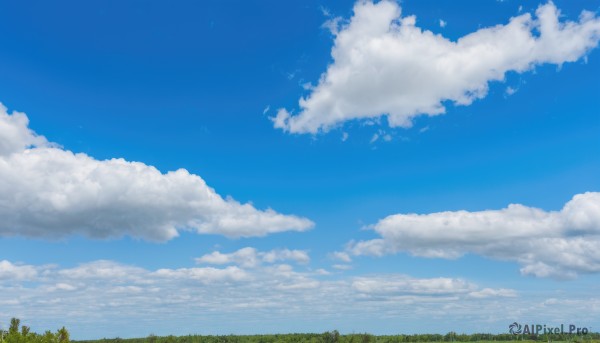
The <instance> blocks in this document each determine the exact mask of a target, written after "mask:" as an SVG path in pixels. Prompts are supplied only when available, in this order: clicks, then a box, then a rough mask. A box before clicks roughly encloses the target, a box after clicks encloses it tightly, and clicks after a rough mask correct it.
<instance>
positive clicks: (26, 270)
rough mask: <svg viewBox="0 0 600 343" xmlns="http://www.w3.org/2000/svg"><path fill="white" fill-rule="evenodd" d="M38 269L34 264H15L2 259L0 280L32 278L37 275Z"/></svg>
mask: <svg viewBox="0 0 600 343" xmlns="http://www.w3.org/2000/svg"><path fill="white" fill-rule="evenodd" d="M37 275H38V271H37V269H36V268H34V267H33V266H28V265H18V264H13V263H11V262H10V261H7V260H2V261H0V280H17V281H19V280H31V279H33V278H35V277H37Z"/></svg>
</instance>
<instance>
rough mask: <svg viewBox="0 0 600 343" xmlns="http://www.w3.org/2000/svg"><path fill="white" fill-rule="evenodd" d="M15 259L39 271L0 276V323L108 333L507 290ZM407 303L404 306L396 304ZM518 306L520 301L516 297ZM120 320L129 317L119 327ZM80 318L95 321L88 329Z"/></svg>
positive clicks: (343, 312)
mask: <svg viewBox="0 0 600 343" xmlns="http://www.w3.org/2000/svg"><path fill="white" fill-rule="evenodd" d="M5 264H6V265H8V264H10V265H11V266H16V264H13V263H11V262H8V261H7V262H6V263H2V264H0V265H5ZM19 267H21V268H24V269H27V270H36V271H37V273H36V274H31V275H29V276H28V277H27V278H20V277H18V276H16V275H13V276H12V277H10V278H9V279H2V278H0V289H2V292H1V293H2V294H1V295H0V304H2V311H1V313H0V322H6V321H7V320H8V319H9V316H10V315H19V316H20V317H21V318H22V319H23V320H25V321H26V322H29V320H28V319H32V318H35V320H36V321H37V322H38V325H37V326H38V327H55V326H57V325H67V327H69V330H70V331H72V332H73V334H74V337H78V338H84V337H89V336H90V335H94V334H95V335H100V334H102V332H103V330H104V332H106V331H105V330H106V329H107V328H109V327H111V328H112V329H111V331H110V332H111V333H112V335H119V334H122V333H125V334H126V335H129V336H136V335H137V336H140V335H148V334H149V333H150V332H148V331H141V332H140V331H138V330H148V328H152V330H153V332H154V333H156V334H160V333H163V334H169V333H171V334H177V333H178V332H173V331H171V330H173V326H172V325H175V327H181V326H182V323H186V324H187V323H188V322H193V323H195V325H196V326H198V325H200V326H202V327H211V328H217V329H218V328H219V327H221V328H222V329H226V330H231V327H232V326H226V327H223V326H219V325H218V322H219V321H222V320H223V318H226V319H227V321H228V322H229V323H232V324H240V325H247V324H248V323H249V322H250V325H254V324H252V323H255V322H261V323H276V322H277V321H278V320H284V321H287V322H289V321H294V320H296V319H299V318H305V319H306V318H307V317H310V318H313V319H314V320H315V321H316V322H321V323H326V325H334V324H335V323H337V322H338V321H339V320H340V318H345V319H349V320H352V318H354V316H355V315H356V309H357V308H360V309H361V311H360V316H365V315H368V316H370V317H372V318H384V317H389V316H390V313H394V312H395V311H398V310H399V309H401V310H402V311H403V312H404V313H405V314H404V315H410V316H411V317H415V316H416V317H418V318H427V317H430V316H431V315H432V313H436V311H438V310H439V308H442V307H444V306H449V305H452V304H455V303H457V302H458V303H460V304H461V306H465V307H463V308H462V309H458V310H453V311H452V315H453V316H457V315H458V316H461V315H465V313H466V315H471V316H472V315H474V313H473V312H472V311H473V309H475V311H477V310H478V309H481V308H482V307H483V308H486V311H488V310H489V307H486V306H495V305H494V304H497V303H498V301H497V300H498V299H499V298H504V297H505V293H507V292H509V293H510V292H511V290H503V289H493V288H482V287H480V286H478V285H475V284H473V283H471V282H469V281H466V280H462V279H458V278H415V277H410V276H406V275H397V274H379V275H367V276H359V277H341V276H339V274H338V275H337V276H328V273H327V272H326V271H323V270H317V271H316V273H315V272H311V271H306V272H301V271H298V270H295V269H294V267H293V266H291V265H287V264H269V265H264V266H257V267H252V268H244V267H241V266H227V267H223V268H213V267H198V268H163V269H158V270H149V269H146V268H141V267H138V266H133V265H127V264H122V263H118V262H115V261H92V262H87V263H83V264H80V265H78V266H75V267H72V268H60V267H57V266H34V265H19ZM306 269H310V268H306ZM512 292H513V294H516V291H512ZM479 294H481V295H484V296H479ZM528 300H529V299H528ZM544 300H546V299H544ZM408 302H409V303H410V304H411V306H410V307H404V306H398V305H399V304H405V303H408ZM503 306H506V304H503ZM516 306H518V307H519V308H522V306H523V303H519V304H516ZM499 312H506V311H499ZM509 312H510V311H508V312H506V313H509ZM396 313H397V312H396ZM475 315H476V314H475ZM157 316H158V317H157ZM402 316H403V314H400V315H398V314H396V317H400V318H401V317H402ZM357 318H359V319H361V317H357ZM157 320H158V322H157ZM361 320H362V319H361ZM40 322H44V323H46V322H51V323H52V324H46V325H41V324H40ZM123 322H126V323H133V324H130V325H128V326H126V327H124V328H122V329H121V330H122V331H119V328H120V326H119V325H120V324H119V323H123ZM136 323H141V324H142V325H141V326H140V327H137V326H136V325H135V324H136ZM87 324H89V325H91V326H93V329H92V331H90V328H86V325H87ZM186 327H188V328H189V326H187V325H186ZM165 328H166V329H165ZM169 328H171V330H169ZM360 329H363V328H360ZM154 330H158V331H154ZM215 330H216V329H215ZM241 331H243V330H241ZM92 332H93V333H92ZM203 333H207V332H205V331H203ZM210 333H214V332H210ZM227 333H231V332H227ZM181 334H184V333H181ZM82 336H83V337H82Z"/></svg>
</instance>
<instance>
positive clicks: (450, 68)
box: [272, 0, 600, 133]
mask: <svg viewBox="0 0 600 343" xmlns="http://www.w3.org/2000/svg"><path fill="white" fill-rule="evenodd" d="M559 17H560V11H559V10H558V9H557V8H556V6H555V5H554V4H553V3H552V2H549V3H547V4H545V5H542V6H540V7H539V8H538V9H537V11H536V12H535V16H532V15H531V14H529V13H526V14H522V15H519V16H517V17H514V18H511V19H510V21H509V22H508V23H507V24H505V25H497V26H493V27H488V28H482V29H479V30H477V31H475V32H473V33H471V34H468V35H466V36H464V37H462V38H460V39H458V40H457V41H451V40H449V39H447V38H445V37H443V36H442V35H440V34H434V33H433V32H431V31H427V30H423V29H421V28H419V27H418V26H416V18H415V17H414V16H407V17H402V16H401V8H400V6H399V5H398V4H397V3H396V2H394V1H386V0H384V1H380V2H377V3H373V2H372V1H358V2H357V3H356V5H355V7H354V15H353V16H352V18H350V20H349V22H348V23H346V24H341V26H339V27H337V26H335V27H334V30H333V32H334V34H335V42H334V47H333V49H332V51H331V56H332V58H333V62H332V63H331V65H329V67H328V68H327V70H326V71H325V72H324V73H323V74H322V75H321V78H320V80H319V82H318V84H317V85H316V86H315V87H313V88H312V89H311V91H310V94H308V95H307V96H306V97H303V98H301V99H300V101H299V105H300V108H299V111H298V112H297V113H294V111H291V110H290V111H288V110H286V109H283V108H282V109H280V110H279V111H278V113H277V115H276V116H275V117H273V118H272V119H273V122H274V125H275V127H276V128H280V129H283V130H284V131H287V132H291V133H317V132H319V131H327V130H328V129H330V128H331V127H333V126H336V125H338V124H341V123H343V122H345V121H348V120H354V119H368V118H377V117H380V116H382V115H387V118H388V122H389V124H390V126H392V127H396V126H401V127H410V126H411V124H412V118H414V117H415V116H418V115H439V114H442V113H444V112H445V110H446V109H445V105H444V102H445V101H449V102H452V103H454V104H456V105H469V104H471V103H472V102H473V101H474V100H476V99H480V98H483V97H485V96H486V94H487V91H488V83H489V82H490V81H501V80H503V79H504V77H505V75H506V73H507V72H517V73H523V72H525V71H528V70H531V69H532V68H534V67H535V66H536V65H541V64H546V63H550V64H556V65H561V64H563V63H565V62H574V61H577V60H578V59H580V58H581V57H583V56H585V55H586V54H587V53H588V52H589V51H590V50H591V49H593V48H595V47H596V46H597V45H598V40H599V39H600V18H598V17H597V16H595V14H594V13H592V12H588V11H583V12H582V13H581V15H580V17H579V20H578V21H563V22H561V21H559ZM340 22H342V23H343V21H342V20H334V21H332V23H334V24H335V23H340Z"/></svg>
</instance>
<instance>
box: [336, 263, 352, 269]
mask: <svg viewBox="0 0 600 343" xmlns="http://www.w3.org/2000/svg"><path fill="white" fill-rule="evenodd" d="M331 268H333V269H337V270H351V269H352V265H350V264H334V265H332V266H331Z"/></svg>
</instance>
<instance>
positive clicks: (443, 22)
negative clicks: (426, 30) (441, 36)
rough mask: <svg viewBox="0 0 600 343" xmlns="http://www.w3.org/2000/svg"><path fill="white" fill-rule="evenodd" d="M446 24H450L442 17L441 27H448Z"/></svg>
mask: <svg viewBox="0 0 600 343" xmlns="http://www.w3.org/2000/svg"><path fill="white" fill-rule="evenodd" d="M446 25H448V23H447V22H445V21H444V20H442V19H440V27H441V28H444V27H446Z"/></svg>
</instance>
